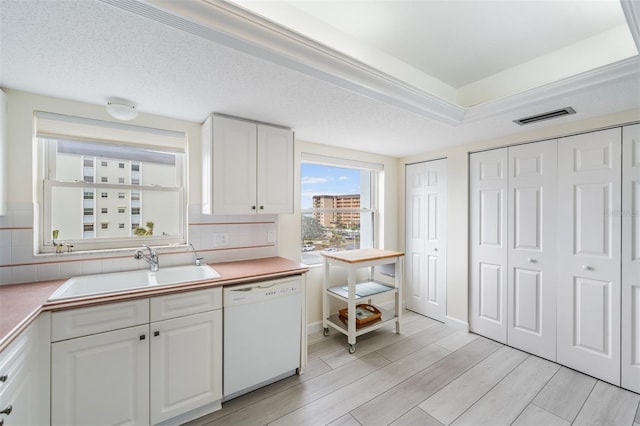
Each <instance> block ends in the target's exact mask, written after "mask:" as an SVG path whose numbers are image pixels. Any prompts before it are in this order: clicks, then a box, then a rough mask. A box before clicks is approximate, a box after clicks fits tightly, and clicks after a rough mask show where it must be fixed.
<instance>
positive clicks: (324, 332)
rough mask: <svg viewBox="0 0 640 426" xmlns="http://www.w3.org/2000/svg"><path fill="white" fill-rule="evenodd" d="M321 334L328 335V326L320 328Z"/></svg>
mask: <svg viewBox="0 0 640 426" xmlns="http://www.w3.org/2000/svg"><path fill="white" fill-rule="evenodd" d="M322 335H323V336H324V337H327V336H328V335H329V327H326V328H324V329H323V330H322Z"/></svg>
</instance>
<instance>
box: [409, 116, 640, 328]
mask: <svg viewBox="0 0 640 426" xmlns="http://www.w3.org/2000/svg"><path fill="white" fill-rule="evenodd" d="M638 120H640V110H631V111H626V112H622V113H618V114H612V115H607V116H602V117H597V118H592V119H589V120H582V121H576V122H572V123H567V124H560V125H557V126H554V127H549V128H544V129H536V127H535V125H532V129H531V130H530V131H528V132H525V133H520V134H517V135H512V136H507V137H503V138H500V139H495V140H485V141H479V142H477V143H473V144H469V145H462V146H457V147H453V148H451V149H447V150H440V151H433V152H427V153H424V154H421V155H415V156H411V157H405V158H402V159H401V161H400V167H399V170H398V173H399V175H398V182H399V187H398V188H399V190H398V194H400V199H399V204H398V205H399V206H400V212H399V215H400V218H404V214H405V213H404V173H405V170H404V169H405V167H404V166H405V165H406V164H409V163H416V162H419V161H427V160H434V159H438V158H445V157H446V158H447V182H448V195H447V200H448V201H447V209H448V213H447V217H448V224H447V227H448V232H447V254H448V256H447V317H450V318H452V319H454V320H458V321H461V322H464V323H467V322H468V285H469V284H468V252H469V251H468V250H469V247H468V238H469V237H468V200H469V187H468V183H469V153H470V152H475V151H482V150H486V149H491V148H497V147H501V146H507V145H513V144H518V143H525V142H533V141H538V140H544V139H552V138H556V137H560V136H565V135H569V134H574V133H581V132H585V131H589V130H596V129H600V128H604V127H610V126H616V125H621V124H626V123H630V122H634V121H638ZM426 139H428V138H426ZM398 223H399V227H398V235H399V237H400V239H401V240H400V241H399V245H400V247H404V232H405V230H404V220H399V221H398Z"/></svg>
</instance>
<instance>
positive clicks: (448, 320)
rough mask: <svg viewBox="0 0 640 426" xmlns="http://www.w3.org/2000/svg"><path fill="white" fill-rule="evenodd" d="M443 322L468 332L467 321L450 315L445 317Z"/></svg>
mask: <svg viewBox="0 0 640 426" xmlns="http://www.w3.org/2000/svg"><path fill="white" fill-rule="evenodd" d="M445 323H446V324H447V325H448V326H451V327H453V328H457V329H458V330H462V331H466V332H467V333H468V332H469V323H468V322H466V321H462V320H459V319H457V318H453V317H450V316H446V317H445Z"/></svg>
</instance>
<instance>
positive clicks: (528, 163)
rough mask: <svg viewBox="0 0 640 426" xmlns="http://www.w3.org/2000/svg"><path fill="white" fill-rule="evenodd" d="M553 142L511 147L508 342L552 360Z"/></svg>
mask: <svg viewBox="0 0 640 426" xmlns="http://www.w3.org/2000/svg"><path fill="white" fill-rule="evenodd" d="M556 157H557V141H556V140H549V141H544V142H537V143H530V144H525V145H520V146H514V147H510V148H509V195H508V197H507V198H508V203H509V209H508V211H509V219H508V222H509V223H508V228H509V237H508V239H509V253H508V278H507V282H508V286H507V295H508V298H507V312H508V319H509V321H508V326H507V344H508V345H510V346H513V347H515V348H518V349H522V350H525V351H527V352H529V353H532V354H535V355H538V356H541V357H544V358H547V359H550V360H552V361H555V359H556V278H557V275H556V238H557V235H556V197H557V195H556V183H557V176H556V171H557V158H556Z"/></svg>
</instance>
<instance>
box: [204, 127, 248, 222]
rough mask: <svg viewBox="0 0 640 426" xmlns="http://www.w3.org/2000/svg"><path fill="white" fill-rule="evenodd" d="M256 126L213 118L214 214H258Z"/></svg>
mask: <svg viewBox="0 0 640 426" xmlns="http://www.w3.org/2000/svg"><path fill="white" fill-rule="evenodd" d="M256 132H257V130H256V124H255V123H252V122H249V121H243V120H236V119H232V118H226V117H220V116H214V118H213V170H212V173H213V212H214V214H251V213H255V212H256V208H257V206H256Z"/></svg>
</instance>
